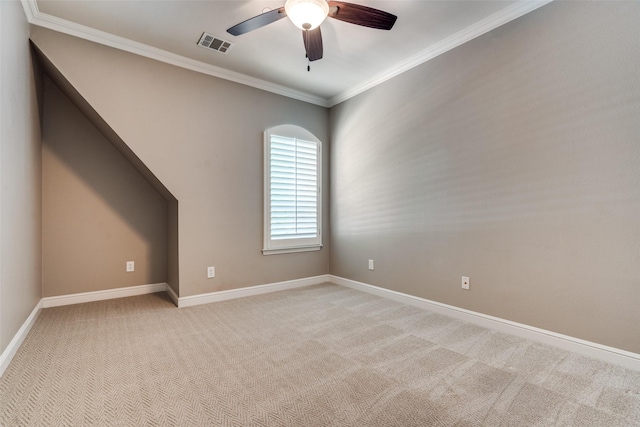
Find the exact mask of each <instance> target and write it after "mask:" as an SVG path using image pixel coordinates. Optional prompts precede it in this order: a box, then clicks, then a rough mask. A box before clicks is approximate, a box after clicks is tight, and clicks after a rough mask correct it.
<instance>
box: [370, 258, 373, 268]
mask: <svg viewBox="0 0 640 427" xmlns="http://www.w3.org/2000/svg"><path fill="white" fill-rule="evenodd" d="M369 270H373V260H372V259H370V260H369Z"/></svg>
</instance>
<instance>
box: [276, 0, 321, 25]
mask: <svg viewBox="0 0 640 427" xmlns="http://www.w3.org/2000/svg"><path fill="white" fill-rule="evenodd" d="M284 10H285V11H286V12H287V16H288V17H289V19H291V22H293V23H294V25H295V26H296V27H298V28H300V29H301V30H306V31H309V30H314V29H316V28H318V26H320V24H322V21H324V20H325V18H326V17H327V15H328V14H329V4H328V3H327V2H326V0H287V2H286V3H285V4H284Z"/></svg>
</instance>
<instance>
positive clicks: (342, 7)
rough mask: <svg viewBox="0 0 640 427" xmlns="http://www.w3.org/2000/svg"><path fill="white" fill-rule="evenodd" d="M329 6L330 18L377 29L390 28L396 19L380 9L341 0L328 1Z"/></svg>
mask: <svg viewBox="0 0 640 427" xmlns="http://www.w3.org/2000/svg"><path fill="white" fill-rule="evenodd" d="M329 7H330V8H331V9H330V11H329V16H330V17H332V18H335V19H338V20H340V21H344V22H349V23H350V24H356V25H361V26H363V27H369V28H376V29H378V30H390V29H391V28H393V24H395V23H396V19H398V17H397V16H395V15H392V14H390V13H388V12H384V11H382V10H378V9H373V8H371V7H367V6H361V5H359V4H353V3H346V2H342V1H330V2H329Z"/></svg>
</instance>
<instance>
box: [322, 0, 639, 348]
mask: <svg viewBox="0 0 640 427" xmlns="http://www.w3.org/2000/svg"><path fill="white" fill-rule="evenodd" d="M639 22H640V3H638V2H614V3H610V2H607V3H605V2H582V3H580V2H554V3H552V4H549V5H547V6H544V7H543V8H541V9H539V10H537V11H535V12H533V13H531V14H528V15H526V16H524V17H522V18H520V19H518V20H516V21H513V22H511V23H509V24H507V25H505V26H503V27H500V28H498V29H497V30H494V31H492V32H490V33H488V34H485V35H484V36H482V37H480V38H477V39H475V40H473V41H471V42H469V43H467V44H465V45H463V46H460V47H458V48H456V49H454V50H452V51H450V52H448V53H446V54H444V55H441V56H439V57H437V58H435V59H433V60H431V61H429V62H428V63H425V64H423V65H421V66H419V67H417V68H414V69H412V70H410V71H409V72H407V73H404V74H402V75H400V76H398V77H396V78H394V79H392V80H390V81H388V82H386V83H384V84H382V85H380V86H378V87H376V88H374V89H371V90H369V91H368V92H366V93H363V94H361V95H359V96H357V97H355V98H353V99H350V100H348V101H346V102H344V103H342V104H340V105H338V106H336V107H334V108H332V110H331V141H332V160H331V169H330V174H331V195H332V196H331V227H332V235H331V236H332V239H331V257H330V265H331V273H332V274H335V275H338V276H342V277H345V278H349V279H353V280H357V281H362V282H366V283H370V284H373V285H377V286H381V287H385V288H389V289H393V290H396V291H400V292H405V293H408V294H412V295H417V296H420V297H424V298H427V299H431V300H435V301H439V302H442V303H446V304H451V305H454V306H457V307H462V308H466V309H470V310H474V311H477V312H481V313H486V314H489V315H493V316H497V317H501V318H504V319H509V320H512V321H516V322H521V323H524V324H528V325H533V326H536V327H540V328H544V329H548V330H551V331H556V332H559V333H562V334H567V335H571V336H574V337H578V338H583V339H587V340H590V341H594V342H598V343H602V344H605V345H610V346H614V347H618V348H621V349H626V350H630V351H633V352H636V353H640V334H638V325H639V324H640V310H639V309H638V307H639V304H640V167H639V165H640V139H639V135H640V72H639V70H640V55H639V54H638V52H640V33H639V32H638V23H639ZM367 259H374V260H375V262H376V264H375V266H376V268H375V270H374V271H368V269H367ZM463 275H465V276H470V278H471V290H470V291H463V290H461V283H460V282H461V276H463Z"/></svg>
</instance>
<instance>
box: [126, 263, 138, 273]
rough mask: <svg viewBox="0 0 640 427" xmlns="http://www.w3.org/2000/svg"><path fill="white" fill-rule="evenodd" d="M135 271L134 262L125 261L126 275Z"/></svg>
mask: <svg viewBox="0 0 640 427" xmlns="http://www.w3.org/2000/svg"><path fill="white" fill-rule="evenodd" d="M135 269H136V266H135V262H133V261H127V273H131V272H132V271H133V270H135Z"/></svg>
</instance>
